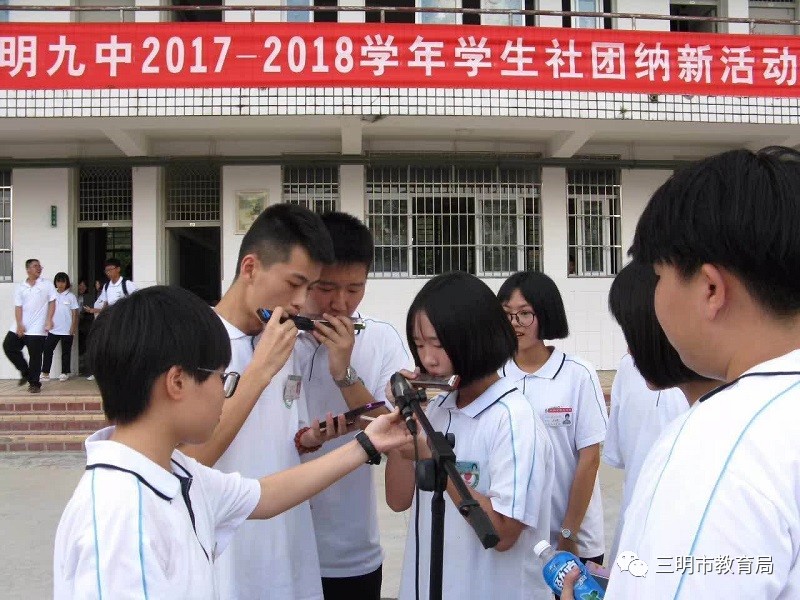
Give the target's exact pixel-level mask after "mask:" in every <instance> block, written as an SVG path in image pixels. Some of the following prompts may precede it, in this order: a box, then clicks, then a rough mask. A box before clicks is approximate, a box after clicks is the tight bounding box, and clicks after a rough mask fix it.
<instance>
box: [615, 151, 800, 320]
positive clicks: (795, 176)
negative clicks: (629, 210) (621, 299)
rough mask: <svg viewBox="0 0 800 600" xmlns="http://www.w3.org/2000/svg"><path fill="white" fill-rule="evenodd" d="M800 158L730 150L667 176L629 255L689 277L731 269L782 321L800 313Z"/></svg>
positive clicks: (642, 220)
mask: <svg viewBox="0 0 800 600" xmlns="http://www.w3.org/2000/svg"><path fill="white" fill-rule="evenodd" d="M798 232H800V153H798V152H797V151H795V150H792V149H790V148H783V147H780V146H772V147H769V148H764V149H763V150H760V151H758V152H751V151H750V150H731V151H729V152H724V153H722V154H718V155H716V156H712V157H710V158H707V159H705V160H701V161H699V162H697V163H694V164H692V165H690V166H688V167H686V168H684V169H682V170H680V171H678V172H676V173H675V174H674V175H673V176H672V177H670V178H669V179H668V180H667V182H666V183H664V184H663V185H662V186H661V187H660V188H658V190H656V192H655V194H653V197H652V198H651V199H650V202H649V203H648V204H647V206H646V207H645V209H644V212H643V213H642V216H641V218H640V219H639V223H638V225H637V226H636V234H635V236H634V239H633V246H632V247H631V249H630V254H631V256H633V257H634V258H636V259H638V260H640V261H642V262H646V263H651V264H658V263H661V264H669V265H672V266H674V267H675V268H676V269H677V270H678V272H679V273H680V274H681V275H682V276H683V277H684V278H688V277H691V276H692V275H693V274H694V273H696V272H697V270H698V269H699V268H700V267H701V266H702V265H703V264H706V263H710V264H714V265H718V266H720V267H723V268H725V269H728V270H729V271H731V272H732V273H733V274H735V275H736V276H737V277H738V278H740V279H741V280H742V283H743V284H744V285H745V287H746V288H747V291H748V292H749V293H750V294H751V295H752V296H753V298H754V299H755V300H756V301H757V302H758V303H759V304H760V305H761V306H763V307H764V308H765V309H767V310H768V311H770V312H772V313H773V314H775V315H777V316H788V315H792V314H795V313H797V312H798V311H800V277H798V273H800V235H798Z"/></svg>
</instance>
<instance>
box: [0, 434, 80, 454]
mask: <svg viewBox="0 0 800 600" xmlns="http://www.w3.org/2000/svg"><path fill="white" fill-rule="evenodd" d="M87 437H88V435H87V434H85V433H77V434H75V433H73V434H68V433H62V434H53V433H34V434H30V433H29V434H25V435H8V434H0V452H42V451H44V452H70V451H76V452H81V451H83V442H84V440H86V438H87Z"/></svg>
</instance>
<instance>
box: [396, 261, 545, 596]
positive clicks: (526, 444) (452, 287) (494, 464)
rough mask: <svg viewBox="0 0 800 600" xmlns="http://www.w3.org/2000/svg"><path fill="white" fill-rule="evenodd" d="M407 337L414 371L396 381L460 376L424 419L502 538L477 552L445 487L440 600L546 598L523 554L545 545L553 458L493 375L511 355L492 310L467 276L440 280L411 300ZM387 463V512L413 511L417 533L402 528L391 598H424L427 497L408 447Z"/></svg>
mask: <svg viewBox="0 0 800 600" xmlns="http://www.w3.org/2000/svg"><path fill="white" fill-rule="evenodd" d="M406 332H407V335H408V344H409V346H410V347H411V352H412V354H413V356H414V361H415V363H416V365H417V369H416V370H415V371H414V372H413V373H411V372H409V371H401V373H402V374H403V375H404V376H406V377H407V378H408V379H411V380H413V379H414V378H416V377H417V376H418V375H419V373H420V372H423V373H428V374H430V375H434V376H449V375H454V374H458V375H460V376H461V381H462V383H461V385H460V387H459V389H458V390H456V391H452V392H448V393H442V394H440V395H439V396H437V397H436V398H434V399H433V400H431V401H430V402H429V403H428V407H427V409H426V415H427V417H428V419H429V420H430V421H431V424H432V425H433V427H434V429H436V430H437V431H442V432H445V433H453V434H455V452H456V454H457V456H458V462H457V467H458V469H459V472H460V473H461V475H462V478H463V479H464V482H465V483H466V484H467V487H468V489H469V490H470V492H471V494H472V496H473V497H474V498H475V500H476V501H477V502H478V503H479V504H480V505H481V507H482V508H483V510H485V511H486V513H487V515H488V516H489V519H490V520H491V521H492V524H493V525H494V527H495V529H496V531H497V533H498V535H499V537H500V543H499V544H498V545H497V546H496V547H495V548H494V549H492V550H484V549H483V546H482V545H481V543H480V541H479V540H478V538H477V537H476V536H475V534H474V532H473V531H472V529H471V527H470V526H469V524H468V523H467V522H466V521H465V519H464V518H463V517H462V516H461V515H460V513H459V512H458V509H457V508H456V504H457V503H458V502H460V499H459V497H458V495H457V494H456V493H455V491H454V489H453V487H452V485H450V486H448V490H447V491H448V495H449V496H450V500H451V501H447V503H446V526H445V548H446V549H447V553H448V554H447V560H446V561H445V564H444V574H443V597H444V598H460V597H464V598H493V597H499V598H503V599H504V600H523V599H526V600H527V599H529V598H551V597H552V595H551V593H550V592H549V590H548V588H547V586H546V584H545V583H544V580H543V578H542V574H541V568H540V567H538V566H537V565H536V561H534V560H532V559H531V548H532V547H533V544H535V543H536V542H537V541H539V540H541V539H546V538H547V537H548V536H549V529H550V495H551V493H552V486H553V477H554V471H553V468H554V465H553V453H552V448H551V446H550V442H549V440H548V437H547V433H546V432H545V429H544V425H543V424H542V422H541V420H540V419H539V418H538V417H537V416H536V413H535V412H534V411H533V410H532V409H531V406H530V404H529V403H528V401H527V400H526V399H525V396H523V395H522V393H521V392H520V391H519V390H518V389H517V388H516V386H515V385H514V382H512V381H510V380H508V379H503V378H501V377H500V376H499V375H498V373H497V370H498V369H499V368H500V367H502V365H503V364H504V363H505V362H506V361H508V360H509V359H510V358H511V357H512V356H513V354H514V352H515V350H516V346H517V344H516V339H515V337H514V331H513V329H512V328H511V325H510V324H509V322H508V319H507V318H506V316H505V314H504V312H503V309H502V308H501V306H500V303H499V302H497V299H496V298H495V297H494V294H493V293H492V291H491V290H490V289H489V287H488V286H487V285H486V284H485V283H483V282H482V281H480V280H479V279H478V278H477V277H474V276H473V275H469V274H467V273H463V272H454V273H447V274H445V275H439V276H438V277H434V278H433V279H431V280H430V281H429V282H428V283H427V284H425V286H424V287H423V288H422V290H420V292H419V293H418V294H417V297H416V298H415V299H414V301H413V303H412V305H411V308H410V309H409V311H408V318H407V321H406ZM420 437H423V438H424V436H423V435H422V433H420ZM416 445H417V449H418V452H419V458H420V460H424V459H427V458H430V450H429V448H428V446H427V444H426V443H425V440H424V439H420V440H417V444H416ZM388 456H389V458H388V462H387V466H386V500H387V503H388V504H389V506H390V507H391V508H392V510H395V511H398V512H399V511H404V510H407V509H408V508H409V507H411V506H412V501H413V504H414V505H415V507H416V514H417V515H418V519H419V527H418V529H417V528H416V527H415V523H414V522H411V523H409V530H408V536H407V538H406V550H405V557H404V561H403V569H402V576H401V584H400V593H399V598H400V599H401V600H410V599H412V598H414V597H415V595H416V594H415V592H416V591H419V594H420V596H419V597H420V598H427V594H428V588H429V572H428V569H429V564H430V530H431V521H430V506H431V497H432V493H430V492H417V495H416V499H414V489H415V477H414V462H413V461H414V457H415V452H414V444H413V443H409V444H407V445H406V446H404V447H403V448H402V449H399V450H396V451H392V452H390V453H389V455H388ZM417 544H419V559H418V560H416V558H415V548H416V545H417ZM417 564H418V565H419V590H416V584H415V578H416V577H415V576H416V575H417V573H416V565H417Z"/></svg>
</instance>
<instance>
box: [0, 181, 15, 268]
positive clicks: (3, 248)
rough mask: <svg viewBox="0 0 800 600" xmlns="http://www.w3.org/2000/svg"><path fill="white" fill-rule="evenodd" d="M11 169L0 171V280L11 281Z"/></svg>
mask: <svg viewBox="0 0 800 600" xmlns="http://www.w3.org/2000/svg"><path fill="white" fill-rule="evenodd" d="M13 273H14V268H13V263H12V250H11V171H0V281H13Z"/></svg>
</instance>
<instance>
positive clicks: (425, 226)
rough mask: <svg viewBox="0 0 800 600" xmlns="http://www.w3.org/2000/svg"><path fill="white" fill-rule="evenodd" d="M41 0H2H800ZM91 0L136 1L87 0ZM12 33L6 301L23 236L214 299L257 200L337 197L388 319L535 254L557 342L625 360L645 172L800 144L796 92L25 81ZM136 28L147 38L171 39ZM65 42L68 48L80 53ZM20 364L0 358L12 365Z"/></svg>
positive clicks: (636, 14)
mask: <svg viewBox="0 0 800 600" xmlns="http://www.w3.org/2000/svg"><path fill="white" fill-rule="evenodd" d="M40 2H41V4H42V6H43V7H45V8H47V10H41V11H17V10H13V8H14V6H15V5H16V4H19V5H22V4H27V2H22V1H20V2H17V1H16V0H9V1H8V2H6V3H5V4H6V5H7V6H6V7H5V8H6V9H7V10H1V9H2V7H0V19H3V20H5V21H7V22H8V23H9V25H8V27H12V26H15V25H18V24H22V23H45V24H53V26H54V27H53V30H54V31H56V32H58V31H60V29H59V28H60V27H63V26H64V25H65V24H67V23H93V24H94V25H88V26H87V27H88V28H89V30H91V28H92V27H103V26H104V25H103V23H104V22H117V23H118V22H123V23H163V22H173V21H175V22H183V23H184V25H185V24H186V23H196V24H197V27H201V26H202V25H201V22H203V21H210V22H215V21H223V22H235V23H241V27H243V28H246V27H248V26H249V25H248V23H249V22H251V21H253V22H254V23H255V25H258V24H263V23H275V24H277V23H278V22H288V23H304V22H308V23H309V25H308V28H309V31H312V32H313V31H314V28H315V27H320V28H323V27H326V28H328V29H326V30H325V31H333V32H335V31H336V28H337V27H339V28H341V30H342V31H345V28H347V27H350V26H351V25H357V24H359V23H365V24H369V23H375V24H376V25H380V23H379V22H380V21H383V22H385V23H387V24H388V23H400V24H402V23H415V24H425V25H429V24H430V25H442V24H445V25H455V26H463V27H467V26H478V27H479V28H478V29H476V28H475V27H470V29H469V33H470V34H471V35H476V34H480V35H483V32H489V33H487V35H491V32H492V31H495V30H497V28H496V26H498V25H500V26H505V25H511V26H518V27H532V28H561V29H575V30H577V29H586V28H589V29H592V30H593V31H594V32H596V36H598V37H600V36H602V34H603V31H605V32H609V31H611V32H613V31H626V32H629V31H630V30H635V31H636V32H637V33H638V32H641V34H642V36H643V37H644V38H645V39H649V40H656V41H657V40H659V39H664V40H666V39H667V38H668V36H669V35H670V33H669V32H673V33H674V32H678V33H701V34H712V33H713V34H720V35H725V34H737V35H741V36H742V39H743V40H746V39H747V38H746V37H745V36H748V35H750V34H756V35H761V36H796V34H797V33H798V21H797V19H798V10H800V9H799V8H798V2H797V1H794V0H791V1H771V2H761V1H755V0H750V1H749V0H693V1H678V0H674V1H669V0H647V1H638V2H637V1H635V0H616V1H611V2H609V1H607V0H606V1H603V0H588V1H586V0H584V1H582V0H572V1H564V2H562V1H561V0H538V2H537V1H535V0H480V1H479V0H417V4H416V5H415V4H414V1H413V0H360V1H359V0H352V1H350V0H341V1H340V8H341V7H355V9H356V10H349V9H348V10H325V9H326V8H335V7H336V2H335V1H332V0H313V1H312V0H287V2H286V3H285V5H283V6H282V7H281V8H282V9H281V10H270V8H269V7H268V6H262V7H261V8H262V10H255V9H254V10H250V9H249V8H247V9H242V10H229V9H231V7H236V6H247V7H249V6H250V3H247V2H244V1H242V2H240V1H238V0H236V1H234V0H229V1H228V2H226V3H225V4H224V6H223V5H221V4H219V3H217V4H214V3H213V2H212V3H204V2H203V3H198V2H194V1H192V2H186V3H184V4H185V5H187V6H196V5H197V4H202V5H203V6H206V4H208V10H183V11H180V10H179V11H168V10H164V11H158V10H155V9H157V8H159V7H162V5H161V4H160V3H159V1H158V0H137V1H135V2H134V0H78V1H77V2H72V3H71V2H70V1H69V0H52V1H51V2H47V3H45V2H43V1H41V0H40ZM175 4H178V3H175ZM382 6H388V7H390V8H393V9H394V10H384V11H381V10H380V7H382ZM98 7H117V8H119V9H125V8H128V9H136V10H127V11H126V10H114V11H108V10H89V9H92V8H94V9H98ZM220 7H222V8H220ZM164 8H166V7H164ZM288 9H292V10H288ZM303 9H306V10H303ZM415 9H426V10H423V11H422V12H420V11H416V12H415ZM436 9H438V10H443V11H445V12H436ZM515 10H516V11H528V12H527V13H524V12H517V13H514V12H513V11H515ZM464 11H466V12H464ZM492 11H494V12H492ZM502 11H512V12H502ZM565 11H567V12H568V11H585V12H586V13H594V12H598V13H605V15H606V16H597V15H592V14H579V15H565V14H563V13H564V12H565ZM641 15H645V16H641ZM659 17H661V18H659ZM255 25H254V26H255ZM185 26H186V27H192V25H185ZM417 29H419V30H420V31H424V30H425V29H424V28H422V27H420V28H417ZM11 31H13V29H11ZM198 31H199V30H198ZM375 31H377V32H380V31H382V30H381V29H380V27H378V28H377V29H375ZM465 31H466V30H465ZM0 32H2V29H0ZM593 35H594V34H593ZM11 39H12V36H4V34H3V33H0V71H3V70H4V71H5V72H6V73H7V74H8V73H12V72H13V71H17V73H16V74H14V75H11V77H14V76H16V77H17V79H9V78H8V77H6V79H4V80H2V81H3V83H2V88H0V139H2V141H3V147H4V151H3V152H2V157H0V306H1V307H3V310H4V311H5V313H6V315H7V318H8V321H9V324H10V323H11V321H12V319H13V301H12V295H13V288H14V285H16V284H17V283H18V282H20V281H22V280H24V278H25V271H24V261H25V259H27V258H32V257H35V258H38V259H40V260H41V262H42V264H43V266H44V275H45V276H46V277H53V276H54V275H55V273H56V272H58V271H66V272H68V273H69V274H70V276H71V277H72V279H73V281H75V282H77V279H78V277H79V276H80V277H85V278H87V279H88V280H89V282H90V284H91V282H92V281H93V280H94V279H95V278H99V277H100V276H101V275H102V261H103V260H104V259H105V258H106V257H109V256H116V257H118V258H120V259H121V260H122V262H123V264H124V265H125V268H126V272H127V276H129V277H130V278H132V279H134V280H135V281H136V282H137V284H139V285H140V286H142V285H143V286H146V285H153V284H160V283H171V284H178V285H183V286H185V287H187V288H189V289H191V290H193V291H195V292H196V293H197V294H199V295H200V296H201V297H203V298H205V299H207V300H208V301H209V302H210V303H213V302H215V301H216V300H217V299H218V298H219V296H220V294H221V293H222V292H223V291H224V290H225V289H226V288H227V287H228V286H229V285H230V283H231V281H232V279H233V275H234V271H235V267H236V256H237V252H238V247H239V243H240V241H241V236H242V232H243V229H244V228H246V225H247V222H248V218H250V217H251V216H252V214H253V213H254V212H257V211H258V210H259V209H260V208H262V207H263V206H266V205H269V204H272V203H275V202H296V203H301V204H304V205H306V206H308V207H309V208H312V209H314V210H318V211H323V210H326V209H338V210H343V211H346V212H349V213H351V214H354V215H356V216H358V217H359V218H362V219H364V220H365V222H366V223H367V224H368V225H369V226H370V228H371V230H372V231H373V234H374V235H375V241H376V251H375V265H374V268H373V274H372V281H371V283H370V284H369V287H368V292H367V295H366V298H365V300H364V302H363V304H362V309H363V311H364V312H366V313H369V314H372V315H375V316H378V317H381V318H383V319H385V320H388V321H390V322H392V323H393V324H394V325H395V326H396V327H397V328H398V330H400V331H402V330H403V327H404V322H405V312H406V310H407V308H408V306H409V304H410V302H411V300H412V298H413V297H414V295H415V294H416V292H417V291H418V290H419V288H420V287H421V286H422V285H423V284H424V283H425V281H426V280H427V278H429V277H431V276H433V275H435V274H438V273H442V272H446V271H449V270H453V269H461V270H466V271H469V272H471V273H474V274H476V275H478V276H479V277H481V278H483V279H484V280H485V281H486V282H487V283H488V284H489V285H490V286H491V287H492V288H493V289H497V288H498V287H499V286H500V284H501V283H502V282H503V280H504V279H505V277H507V276H508V275H510V274H511V273H513V272H515V271H518V270H523V269H537V270H542V271H544V272H545V273H547V274H548V275H550V276H551V277H552V278H553V279H554V280H555V281H556V283H557V284H558V286H559V288H560V290H561V292H562V294H563V296H564V300H565V303H566V306H567V311H568V315H569V321H570V329H571V335H570V337H569V338H568V339H567V340H565V341H563V342H560V343H559V346H560V347H561V348H562V349H564V350H565V351H568V352H575V353H578V354H580V355H581V356H583V357H584V358H586V359H587V360H589V361H591V362H592V363H594V364H595V365H596V366H597V367H598V368H600V369H614V368H616V365H617V362H618V360H619V358H620V357H621V356H622V354H624V353H625V343H624V340H623V338H622V336H621V333H620V332H619V329H618V328H617V326H616V325H615V324H614V323H613V321H612V319H611V317H610V315H609V313H608V310H607V294H608V289H609V286H610V283H611V280H612V278H613V276H614V275H615V274H616V273H617V272H618V270H619V269H620V268H621V266H622V265H623V264H624V263H625V261H626V251H627V248H628V247H629V246H630V243H631V239H632V236H633V231H634V229H635V225H636V221H637V219H638V216H639V214H640V213H641V211H642V209H643V207H644V205H645V203H646V202H647V200H648V198H649V196H650V195H651V194H652V192H653V191H654V190H655V189H656V188H657V187H658V186H659V185H660V184H661V183H663V182H664V181H665V180H666V179H667V178H668V177H669V175H670V174H671V173H672V171H673V170H674V169H675V168H677V167H678V166H679V165H680V164H682V163H683V162H685V161H687V160H693V159H697V158H700V157H703V156H707V155H710V154H713V153H716V152H720V151H724V150H727V149H731V148H736V147H743V146H744V147H749V148H751V149H757V148H760V147H763V146H766V145H771V144H782V145H788V146H797V145H800V106H798V105H799V104H800V102H798V98H797V96H792V95H791V94H788V95H787V94H783V95H777V94H776V95H775V96H769V95H765V94H760V95H735V94H731V93H727V92H726V93H725V95H718V94H711V93H706V94H686V93H629V92H617V91H613V89H598V90H596V91H586V90H571V89H570V88H565V89H560V90H559V89H519V88H516V89H503V88H502V87H495V88H490V87H480V88H478V87H474V88H469V87H459V86H452V85H448V86H443V87H441V88H439V87H435V85H434V84H430V83H429V84H428V85H427V86H426V87H423V88H416V87H408V86H400V85H394V86H388V87H377V86H365V87H356V86H349V85H344V84H343V85H342V87H333V86H332V85H317V86H312V87H307V86H306V87H295V86H291V85H289V84H284V85H281V86H271V87H263V86H249V87H247V86H244V87H221V86H220V87H203V88H197V87H194V88H191V87H186V86H184V85H182V84H181V85H175V86H172V87H170V86H169V85H168V84H167V86H166V87H158V88H156V87H147V88H145V87H137V86H135V85H130V86H128V87H126V85H125V84H124V83H120V84H119V85H117V86H115V87H113V88H112V87H106V88H100V89H98V88H96V87H87V88H83V89H82V88H80V87H75V86H72V87H70V88H65V87H59V85H58V84H56V83H54V84H52V85H50V86H49V87H48V86H42V85H38V86H36V89H31V88H30V87H25V86H24V85H19V86H16V83H15V82H17V81H20V80H21V78H22V77H24V75H25V73H26V70H27V72H28V73H30V72H31V70H36V69H37V68H38V71H39V74H38V75H36V76H37V77H38V76H44V75H43V71H44V68H43V66H42V65H43V64H44V63H40V64H39V65H38V67H37V66H36V65H35V63H34V62H32V61H27V62H26V61H25V48H24V47H23V46H22V45H20V44H21V43H22V42H21V41H20V39H21V38H20V37H19V36H17V37H15V38H13V39H14V41H13V42H12V41H11ZM148 39H150V38H148ZM153 39H155V38H153ZM173 39H177V38H170V39H169V40H170V41H168V42H167V43H166V45H165V48H164V49H163V50H164V52H165V57H166V58H165V59H164V60H165V61H166V62H164V71H165V72H166V71H167V70H169V71H170V72H175V71H177V70H179V64H178V63H179V61H180V64H183V61H184V57H187V58H186V59H185V60H186V64H187V65H189V63H190V62H191V57H192V56H194V59H195V63H194V64H195V65H197V69H200V68H201V67H203V65H201V62H202V61H201V58H205V57H206V54H202V55H201V54H199V52H200V50H199V49H198V45H197V44H198V42H196V40H198V39H200V38H199V37H198V38H194V41H192V44H193V46H192V47H193V48H194V49H195V50H197V52H198V54H195V55H192V54H191V51H192V48H191V47H190V46H189V38H187V41H186V45H185V47H184V46H183V45H180V46H179V45H178V42H175V43H172V41H171V40H173ZM214 39H217V38H214ZM276 39H277V38H276ZM294 39H295V38H292V40H294ZM319 39H322V38H319ZM339 39H342V38H339ZM709 39H713V36H709ZM775 39H776V40H777V41H778V42H781V40H784V41H786V40H790V41H791V40H792V39H793V38H789V37H786V38H782V37H776V38H775ZM292 40H290V46H291V43H292ZM267 41H269V40H267ZM59 43H61V42H59ZM144 43H145V48H144V49H146V50H147V49H149V50H152V51H153V52H155V49H154V46H153V45H152V44H155V43H158V40H156V42H153V43H152V44H151V46H150V47H149V48H148V47H147V46H146V44H147V43H148V42H147V40H145V42H144ZM338 43H339V42H338V41H337V44H338ZM654 43H655V42H654ZM792 43H794V42H792ZM169 44H172V46H169ZM181 44H183V42H181ZM298 44H299V43H298ZM743 44H744V42H743ZM786 44H789V42H788V41H787V42H785V44H784V45H786ZM778 46H779V45H778ZM778 46H776V48H777V47H778ZM315 47H316V46H315ZM264 48H265V50H267V51H268V52H267V53H268V54H269V51H270V47H269V46H268V45H267V44H266V43H265V46H264ZM726 48H727V46H726ZM28 49H30V48H28ZM317 49H319V48H318V47H317ZM337 49H338V50H337V51H339V52H340V53H341V52H343V50H342V49H345V50H346V48H345V46H337ZM51 50H52V46H51ZM313 50H314V47H312V46H311V42H309V43H308V46H307V47H306V46H303V47H302V48H300V46H299V45H295V47H294V49H292V48H291V47H290V48H288V52H290V53H291V52H295V54H292V55H290V56H289V60H290V61H295V63H294V64H295V65H297V64H299V63H298V62H297V61H299V60H300V58H301V57H302V60H303V61H305V60H306V59H305V56H306V55H305V53H306V52H308V56H309V59H308V60H309V62H311V60H312V58H311V57H312V53H313ZM473 50H474V48H473ZM203 52H206V50H204V51H203ZM784 55H785V56H784ZM784 55H782V56H784V60H783V61H782V62H781V63H780V64H781V67H782V69H783V71H782V73H779V74H778V76H777V77H778V78H779V79H782V80H781V81H780V83H782V84H785V85H788V86H794V85H796V81H797V80H796V70H797V64H796V57H795V58H794V60H793V61H792V60H790V58H791V57H792V56H794V54H792V53H791V52H789V53H784ZM99 56H100V54H98V57H99ZM120 56H121V55H120ZM338 56H339V55H338V54H337V57H338ZM342 56H344V54H342ZM473 56H474V54H473ZM776 56H777V55H776ZM62 58H64V60H65V61H66V62H69V60H70V57H69V56H68V55H67V54H64V56H63V57H62ZM317 58H318V63H315V64H320V65H321V64H322V63H321V62H319V61H321V59H320V58H319V55H317ZM356 58H357V57H356ZM268 59H269V56H267V60H268ZM132 60H137V59H136V58H135V57H134V58H133V59H132ZM337 60H339V59H338V58H337ZM341 60H342V61H345V60H346V57H345V58H342V59H341ZM170 61H171V62H170ZM66 62H65V65H64V66H63V68H64V69H67V68H69V69H74V70H75V72H77V71H78V70H79V69H80V67H79V65H78V64H74V65H73V64H72V63H70V64H69V65H67V64H66ZM523 62H524V61H523V60H519V61H518V62H517V66H520V65H522V64H523ZM362 63H363V61H362ZM153 64H155V63H153ZM212 64H213V61H212V62H211V63H209V64H208V65H207V68H209V69H210V68H211V65H212ZM337 64H338V63H337ZM342 64H344V63H342ZM472 64H474V63H472ZM548 64H550V63H548ZM741 64H743V63H740V65H741ZM289 65H290V66H291V62H290V63H289ZM151 66H152V65H151ZM267 66H268V65H267V62H266V61H265V63H264V67H265V69H264V71H265V72H266V70H267ZM345 66H346V65H345ZM173 67H174V69H175V71H173ZM53 68H55V67H53ZM203 68H205V67H203ZM320 68H322V67H320ZM337 68H338V67H337ZM520 68H522V67H520ZM188 69H189V67H188V66H187V72H188ZM376 69H377V67H376ZM554 69H555V67H554ZM292 70H293V71H294V69H292ZM159 76H160V75H159ZM733 76H735V73H734V74H733V75H732V77H733ZM32 77H33V76H32ZM775 77H776V76H775V74H774V73H773V79H775ZM159 85H164V84H159ZM121 334H124V332H121ZM56 364H58V361H56ZM13 376H14V372H13V367H12V366H11V365H10V364H9V363H7V362H6V361H5V359H3V362H2V363H1V364H0V377H13Z"/></svg>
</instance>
